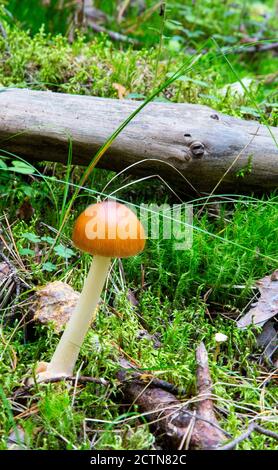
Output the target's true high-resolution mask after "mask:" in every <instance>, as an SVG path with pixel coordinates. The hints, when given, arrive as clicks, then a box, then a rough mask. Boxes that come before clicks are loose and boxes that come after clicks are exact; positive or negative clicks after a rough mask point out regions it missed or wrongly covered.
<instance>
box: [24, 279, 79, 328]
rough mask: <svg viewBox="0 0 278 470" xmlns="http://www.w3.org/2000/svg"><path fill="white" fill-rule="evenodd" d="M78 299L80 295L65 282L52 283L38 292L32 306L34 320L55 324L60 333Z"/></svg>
mask: <svg viewBox="0 0 278 470" xmlns="http://www.w3.org/2000/svg"><path fill="white" fill-rule="evenodd" d="M78 298H79V293H78V292H76V291H75V290H74V289H73V288H72V287H70V286H69V285H68V284H66V283H65V282H61V281H55V282H51V283H49V284H47V285H46V286H44V287H43V288H42V289H40V290H38V291H37V292H36V298H35V301H34V303H33V305H32V310H33V313H34V315H33V316H34V320H37V321H39V322H41V323H49V322H53V324H54V328H55V331H56V332H57V333H58V332H59V331H61V329H62V328H63V326H64V325H65V324H66V323H67V321H68V320H69V318H70V316H71V314H72V313H73V310H74V308H75V306H76V303H77V300H78Z"/></svg>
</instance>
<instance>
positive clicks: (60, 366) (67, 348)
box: [47, 256, 111, 376]
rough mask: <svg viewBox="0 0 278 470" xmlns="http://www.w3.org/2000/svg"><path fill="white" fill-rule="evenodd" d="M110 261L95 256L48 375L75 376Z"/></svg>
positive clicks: (49, 367) (48, 369)
mask: <svg viewBox="0 0 278 470" xmlns="http://www.w3.org/2000/svg"><path fill="white" fill-rule="evenodd" d="M110 262H111V258H106V257H103V256H94V259H93V261H92V264H91V267H90V271H89V273H88V276H87V278H86V280H85V283H84V286H83V289H82V292H81V294H80V298H79V300H78V303H77V305H76V308H75V310H74V312H73V314H72V316H71V318H70V320H69V321H68V323H67V325H66V328H65V331H64V333H63V335H62V337H61V339H60V342H59V344H58V346H57V348H56V351H55V352H54V355H53V357H52V359H51V362H50V363H49V365H48V367H47V374H48V375H50V376H57V375H66V376H67V375H73V369H74V366H75V363H76V361H77V358H78V354H79V351H80V348H81V346H82V344H83V341H84V338H85V336H86V333H87V331H88V329H89V327H90V324H91V321H92V318H93V316H94V313H95V310H96V308H97V304H98V302H99V298H100V295H101V292H102V289H103V286H104V283H105V280H106V277H107V274H108V270H109V266H110Z"/></svg>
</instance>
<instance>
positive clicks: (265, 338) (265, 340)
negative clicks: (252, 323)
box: [257, 321, 277, 362]
mask: <svg viewBox="0 0 278 470" xmlns="http://www.w3.org/2000/svg"><path fill="white" fill-rule="evenodd" d="M257 345H258V347H259V348H261V349H263V352H262V357H263V358H264V359H266V360H267V361H268V362H272V359H275V357H274V355H275V352H276V351H277V331H276V329H275V322H274V321H268V322H266V324H265V325H264V327H263V330H262V332H261V333H260V334H259V336H258V337H257Z"/></svg>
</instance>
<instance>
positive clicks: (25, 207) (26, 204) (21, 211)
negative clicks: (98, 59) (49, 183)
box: [16, 197, 35, 222]
mask: <svg viewBox="0 0 278 470" xmlns="http://www.w3.org/2000/svg"><path fill="white" fill-rule="evenodd" d="M34 212H35V210H34V208H33V207H32V204H31V203H30V199H29V198H28V197H26V198H25V199H24V201H23V203H22V204H21V206H20V207H19V208H18V209H17V211H16V215H17V217H18V218H19V219H21V220H25V222H28V221H29V220H30V219H31V218H32V217H33V215H34Z"/></svg>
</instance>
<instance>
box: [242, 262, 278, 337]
mask: <svg viewBox="0 0 278 470" xmlns="http://www.w3.org/2000/svg"><path fill="white" fill-rule="evenodd" d="M256 285H257V286H258V289H259V292H260V294H261V296H260V298H259V300H258V302H256V304H255V306H254V307H252V308H250V310H249V311H248V312H247V313H246V315H244V316H243V317H242V318H240V320H239V321H238V322H237V326H238V327H239V328H246V327H247V326H248V325H259V326H263V325H264V324H265V323H266V322H267V320H269V319H270V318H273V317H275V315H277V314H278V269H277V270H276V271H274V272H273V273H272V274H271V276H265V277H263V278H262V279H260V280H259V281H257V282H256Z"/></svg>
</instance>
